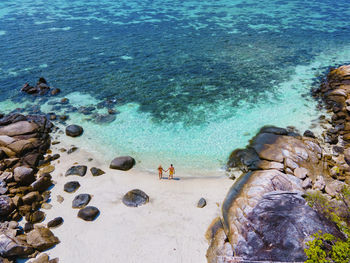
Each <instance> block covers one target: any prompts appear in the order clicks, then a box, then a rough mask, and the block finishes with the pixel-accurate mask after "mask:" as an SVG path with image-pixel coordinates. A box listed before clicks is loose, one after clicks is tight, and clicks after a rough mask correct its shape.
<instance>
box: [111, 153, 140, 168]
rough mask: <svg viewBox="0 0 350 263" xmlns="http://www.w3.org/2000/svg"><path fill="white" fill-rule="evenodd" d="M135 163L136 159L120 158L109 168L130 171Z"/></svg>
mask: <svg viewBox="0 0 350 263" xmlns="http://www.w3.org/2000/svg"><path fill="white" fill-rule="evenodd" d="M135 163H136V162H135V159H134V158H132V157H131V156H120V157H117V158H114V159H113V161H112V162H111V164H110V165H109V168H111V169H116V170H122V171H127V170H130V169H131V168H132V167H133V166H134V165H135Z"/></svg>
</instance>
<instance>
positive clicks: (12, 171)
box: [0, 114, 59, 262]
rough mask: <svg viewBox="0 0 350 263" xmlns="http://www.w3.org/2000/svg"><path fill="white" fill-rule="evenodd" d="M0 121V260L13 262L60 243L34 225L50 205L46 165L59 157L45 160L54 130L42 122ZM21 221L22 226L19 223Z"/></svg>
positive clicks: (33, 119)
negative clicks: (22, 220) (23, 222)
mask: <svg viewBox="0 0 350 263" xmlns="http://www.w3.org/2000/svg"><path fill="white" fill-rule="evenodd" d="M0 117H1V119H0V261H1V262H2V261H4V262H12V260H15V259H16V258H18V257H24V258H25V257H35V256H36V255H37V254H38V253H39V252H40V251H43V250H46V249H48V248H51V247H53V246H54V245H56V244H57V243H59V240H58V238H57V237H55V236H54V234H53V233H52V232H51V230H49V228H48V227H45V226H42V225H41V226H39V225H35V224H36V223H40V222H42V221H43V220H44V219H45V213H44V212H43V211H40V208H41V207H45V206H47V205H49V204H48V203H47V202H48V201H49V199H50V191H49V188H50V187H51V186H52V181H51V175H50V174H49V172H50V171H52V169H50V161H51V160H54V159H57V158H59V156H51V155H46V153H47V151H48V149H49V147H50V136H49V133H50V131H51V129H52V128H53V125H52V123H51V122H50V121H48V120H47V119H46V118H45V117H43V116H37V115H28V116H24V115H20V114H12V115H6V116H0ZM44 155H45V157H44ZM22 218H24V219H25V222H26V223H25V225H24V227H21V226H19V224H18V223H17V221H20V220H21V219H22ZM56 226H57V225H56ZM41 257H42V256H41ZM4 258H6V260H7V261H6V260H5V259H4ZM43 262H49V261H48V259H47V261H43ZM50 262H56V261H55V260H54V261H50Z"/></svg>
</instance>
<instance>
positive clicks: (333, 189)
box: [325, 180, 346, 197]
mask: <svg viewBox="0 0 350 263" xmlns="http://www.w3.org/2000/svg"><path fill="white" fill-rule="evenodd" d="M344 186H346V184H345V183H343V182H341V181H338V180H334V181H332V182H330V183H328V184H327V185H326V187H325V191H326V193H327V194H329V195H330V196H332V197H335V196H337V195H338V194H339V193H341V191H342V189H343V188H344Z"/></svg>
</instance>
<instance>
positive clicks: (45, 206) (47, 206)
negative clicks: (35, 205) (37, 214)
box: [41, 203, 52, 210]
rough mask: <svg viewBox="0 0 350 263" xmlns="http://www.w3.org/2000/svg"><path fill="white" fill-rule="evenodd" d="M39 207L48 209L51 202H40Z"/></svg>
mask: <svg viewBox="0 0 350 263" xmlns="http://www.w3.org/2000/svg"><path fill="white" fill-rule="evenodd" d="M41 208H42V209H46V210H49V209H51V208H52V205H51V204H48V203H42V204H41Z"/></svg>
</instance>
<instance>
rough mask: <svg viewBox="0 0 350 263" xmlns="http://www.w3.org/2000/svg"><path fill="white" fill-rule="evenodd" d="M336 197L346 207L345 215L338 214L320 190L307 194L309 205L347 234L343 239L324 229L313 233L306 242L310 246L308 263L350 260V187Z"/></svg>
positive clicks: (345, 262) (307, 253)
mask: <svg viewBox="0 0 350 263" xmlns="http://www.w3.org/2000/svg"><path fill="white" fill-rule="evenodd" d="M336 198H337V200H339V201H341V203H342V204H343V205H344V207H345V208H346V213H345V215H343V216H344V217H340V216H339V215H338V213H337V207H334V206H332V205H331V203H330V201H329V200H328V199H327V197H326V196H324V195H322V194H321V193H320V192H314V193H311V194H308V195H307V196H306V200H307V201H308V203H309V205H310V206H311V207H313V208H314V209H315V210H316V211H318V212H319V213H320V214H322V215H324V216H325V217H326V218H327V219H329V220H331V221H333V222H334V223H335V224H336V225H337V226H338V228H339V230H340V231H341V232H342V233H343V234H344V236H345V239H344V240H343V239H340V238H337V237H335V236H333V235H332V234H329V233H322V231H319V232H318V233H315V234H313V235H312V236H311V237H312V240H311V241H309V242H307V243H306V245H307V247H308V248H307V249H305V253H306V256H307V260H306V262H307V263H326V262H334V263H349V262H350V228H349V226H348V225H347V222H348V220H349V218H350V209H349V200H350V188H349V187H344V188H343V189H342V191H341V193H340V194H339V195H338V196H337V197H336Z"/></svg>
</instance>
